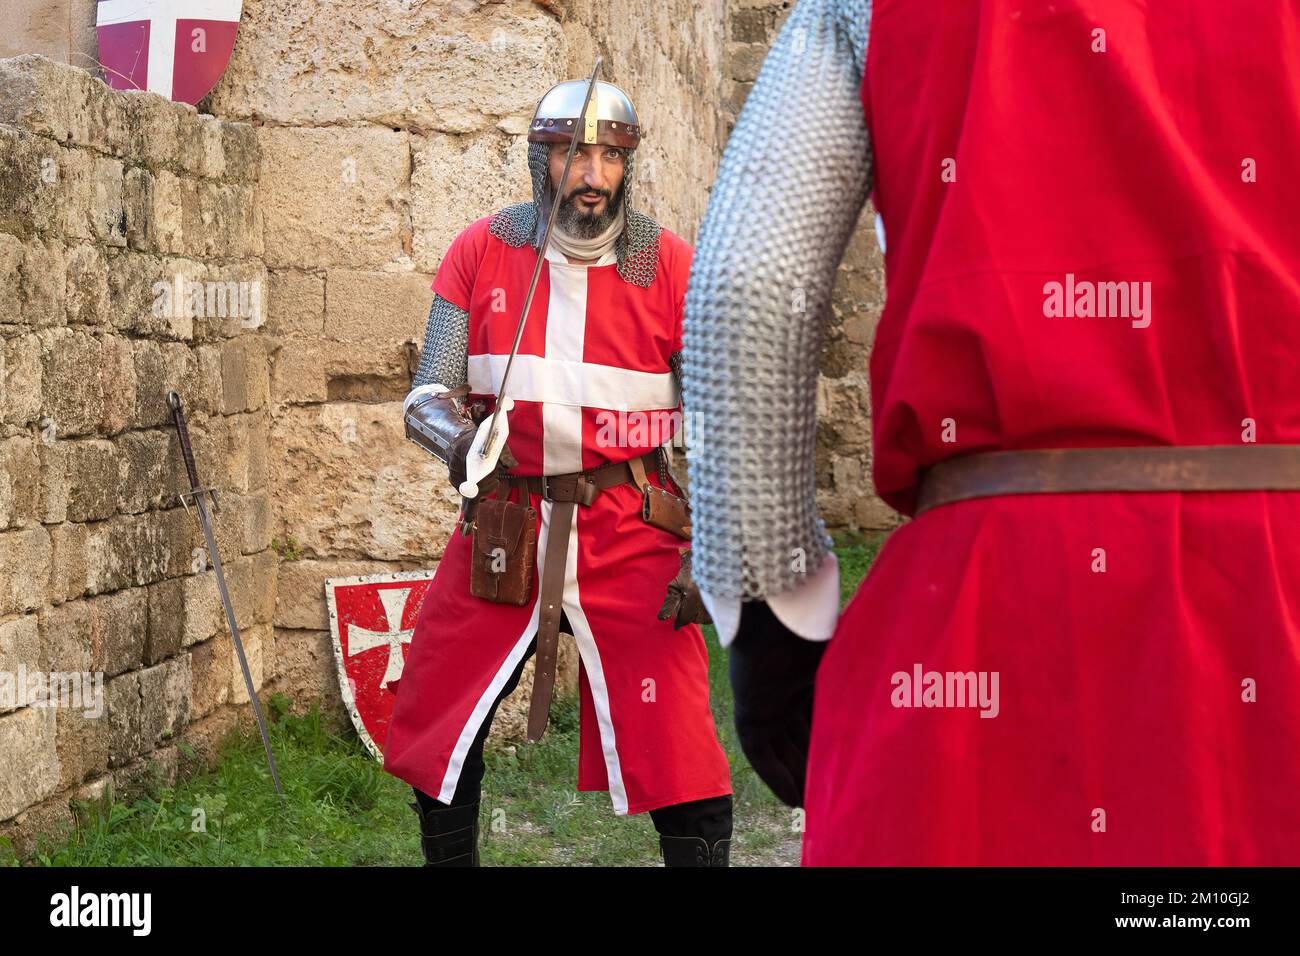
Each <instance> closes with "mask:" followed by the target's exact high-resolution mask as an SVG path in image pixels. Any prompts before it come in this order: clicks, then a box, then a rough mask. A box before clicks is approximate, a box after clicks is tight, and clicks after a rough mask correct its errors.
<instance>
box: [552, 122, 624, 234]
mask: <svg viewBox="0 0 1300 956" xmlns="http://www.w3.org/2000/svg"><path fill="white" fill-rule="evenodd" d="M568 152H569V146H568V144H567V143H552V144H551V153H550V173H551V188H552V189H554V190H555V192H556V195H559V196H563V197H564V198H563V199H562V200H561V201H560V210H559V212H558V213H556V218H558V219H559V221H560V225H562V226H563V227H564V231H565V232H567V233H569V234H570V235H572V236H575V237H577V238H580V239H591V238H594V237H595V236H598V235H600V234H601V233H602V232H604V231H605V230H606V229H608V228H609V224H610V223H612V222H613V221H614V217H615V216H616V215H618V213H619V211H620V207H621V206H622V203H623V173H624V170H625V168H626V162H627V160H626V154H625V153H624V151H623V150H621V149H619V148H618V147H617V146H602V145H600V144H593V145H586V144H581V143H580V144H579V145H578V148H577V150H576V151H575V152H574V154H573V165H572V166H570V167H569V178H568V181H567V182H566V183H565V185H564V189H560V176H561V175H562V174H563V173H564V159H565V157H566V156H567V155H568Z"/></svg>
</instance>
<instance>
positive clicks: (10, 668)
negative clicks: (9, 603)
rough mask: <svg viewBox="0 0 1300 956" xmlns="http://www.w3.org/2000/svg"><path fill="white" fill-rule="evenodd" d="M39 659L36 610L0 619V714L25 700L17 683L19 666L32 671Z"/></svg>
mask: <svg viewBox="0 0 1300 956" xmlns="http://www.w3.org/2000/svg"><path fill="white" fill-rule="evenodd" d="M40 660H41V636H40V629H39V627H38V620H37V617H36V615H35V614H27V615H24V616H23V617H15V618H9V619H8V620H4V621H0V714H3V713H7V712H9V711H11V710H15V709H16V708H18V707H20V706H22V705H23V704H24V703H25V697H24V693H23V691H22V688H20V687H19V686H18V684H17V681H18V677H17V674H18V670H19V668H24V669H25V670H26V671H27V672H29V673H31V672H35V671H37V670H39V669H40ZM6 681H12V682H13V683H12V684H9V683H6Z"/></svg>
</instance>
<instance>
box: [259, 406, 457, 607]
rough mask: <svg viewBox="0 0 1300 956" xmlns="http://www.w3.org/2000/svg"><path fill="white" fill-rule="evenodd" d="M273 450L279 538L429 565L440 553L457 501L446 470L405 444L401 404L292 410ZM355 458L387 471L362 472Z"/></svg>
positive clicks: (311, 547) (316, 551)
mask: <svg viewBox="0 0 1300 956" xmlns="http://www.w3.org/2000/svg"><path fill="white" fill-rule="evenodd" d="M271 444H272V447H274V448H277V449H278V450H279V451H278V453H277V454H276V456H275V457H274V458H273V459H272V463H271V467H272V477H271V487H272V488H273V489H274V501H275V507H276V527H277V533H278V532H279V529H285V530H286V531H288V532H291V533H292V534H293V535H294V536H295V537H296V538H297V539H298V541H299V542H301V544H302V546H303V548H304V549H305V550H306V551H307V553H308V554H310V555H330V554H340V553H343V554H367V555H371V556H373V557H375V558H377V559H382V560H386V561H410V562H420V563H426V562H430V561H431V560H433V559H435V558H436V557H437V555H438V554H440V553H441V550H442V547H443V545H444V544H445V542H446V540H447V538H448V537H449V536H450V535H451V533H452V531H453V529H454V527H455V522H456V515H457V511H458V508H459V504H460V502H459V499H458V497H457V495H456V490H455V489H454V488H452V487H451V485H450V483H449V482H448V481H447V473H446V469H445V467H444V466H443V465H441V464H440V463H438V462H437V461H436V460H434V459H433V458H431V457H430V456H429V455H428V454H427V453H424V452H421V451H420V449H418V448H416V447H415V446H414V445H413V444H412V443H411V442H410V441H409V440H408V439H407V438H406V436H405V434H404V432H403V428H402V414H401V403H400V402H394V403H385V404H376V405H369V404H366V405H362V404H352V403H341V402H335V403H331V404H328V405H304V406H294V407H286V408H284V409H283V410H282V411H281V414H280V415H279V416H278V417H277V419H276V420H275V422H274V423H273V424H272V439H271ZM360 449H364V452H363V453H362V452H360V451H359V450H360ZM359 454H363V455H364V457H365V459H366V460H367V461H378V462H383V466H382V467H381V468H379V469H374V468H358V467H357V461H358V455H359ZM277 623H278V624H280V626H282V627H283V626H286V625H285V623H284V622H280V621H277ZM310 626H319V625H310Z"/></svg>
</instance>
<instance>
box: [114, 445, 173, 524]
mask: <svg viewBox="0 0 1300 956" xmlns="http://www.w3.org/2000/svg"><path fill="white" fill-rule="evenodd" d="M170 451H171V436H170V435H168V434H167V433H166V432H164V431H161V430H149V431H133V432H127V433H126V434H124V435H122V436H121V437H119V438H118V439H117V459H118V467H119V477H118V480H117V481H116V482H114V483H113V484H114V485H115V486H116V491H117V507H118V509H119V510H120V511H121V512H122V513H123V514H139V513H140V512H142V511H148V510H150V509H152V508H158V507H160V506H161V505H162V504H163V501H164V499H165V498H167V497H168V496H169V494H170V493H171V492H172V486H171V484H170V479H171V477H172V460H171V457H170Z"/></svg>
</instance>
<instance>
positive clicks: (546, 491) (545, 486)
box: [541, 475, 554, 501]
mask: <svg viewBox="0 0 1300 956" xmlns="http://www.w3.org/2000/svg"><path fill="white" fill-rule="evenodd" d="M541 478H542V497H543V498H545V499H546V500H547V501H552V500H554V499H552V498H551V483H550V481H549V480H548V479H547V477H546V476H545V475H542V476H541Z"/></svg>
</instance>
